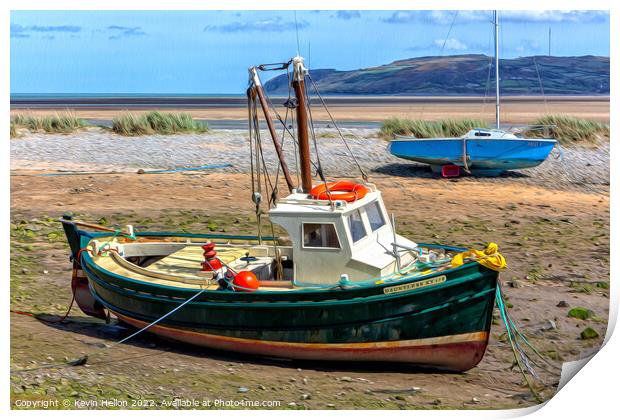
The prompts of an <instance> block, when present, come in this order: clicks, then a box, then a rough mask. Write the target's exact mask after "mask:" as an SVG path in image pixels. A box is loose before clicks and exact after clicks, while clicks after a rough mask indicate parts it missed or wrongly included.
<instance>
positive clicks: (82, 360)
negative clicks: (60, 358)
mask: <svg viewBox="0 0 620 420" xmlns="http://www.w3.org/2000/svg"><path fill="white" fill-rule="evenodd" d="M205 290H207V289H200V291H198V293H196V294H195V295H193V296H192V297H190V298H189V299H187V300H185V301H183V302H182V303H181V304H180V305H178V306H176V307H175V308H174V309H173V310H171V311H170V312H168V313H166V314H164V315H162V316H161V317H159V318H157V319H156V320H155V321H153V322H151V323H150V324H148V325H146V326H145V327H142V328H141V329H139V330H138V331H136V332H134V333H133V334H130V335H128V336H127V337H125V338H123V339H122V340H119V341H117V342H115V343H113V344H111V345H106V347H105V348H103V349H101V350H97V351H95V352H92V353H88V354H85V355H83V356H81V357H78V358H77V359H72V360H68V361H66V362H62V363H52V364H45V365H41V366H36V367H32V368H23V369H12V370H11V373H21V372H29V371H33V370H39V369H52V368H59V367H70V366H82V365H84V364H86V362H87V361H88V358H89V357H92V356H94V355H96V354H101V353H103V352H105V351H107V350H110V349H111V348H113V347H116V346H118V345H119V344H122V343H124V342H126V341H128V340H131V339H132V338H134V337H135V336H137V335H138V334H140V333H142V332H144V331H146V330H148V329H149V328H151V327H152V326H153V325H155V324H157V323H158V322H161V321H163V320H164V319H166V318H167V317H169V316H170V315H172V314H173V313H175V312H176V311H178V310H179V309H181V308H182V307H184V306H185V305H187V304H188V303H190V302H191V301H193V300H194V299H196V298H197V297H198V296H200V295H201V294H202V293H203V292H204V291H205ZM70 310H71V308H69V311H70ZM12 312H13V311H12ZM18 313H19V312H18ZM23 314H24V315H29V316H33V317H35V318H37V316H36V315H34V314H30V313H26V312H23ZM68 314H69V312H67V315H68ZM67 315H65V318H66V316H67ZM37 319H39V318H37ZM63 319H64V318H63Z"/></svg>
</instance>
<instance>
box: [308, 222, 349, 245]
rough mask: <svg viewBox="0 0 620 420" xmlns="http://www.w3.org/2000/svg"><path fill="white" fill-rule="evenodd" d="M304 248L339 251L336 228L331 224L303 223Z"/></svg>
mask: <svg viewBox="0 0 620 420" xmlns="http://www.w3.org/2000/svg"><path fill="white" fill-rule="evenodd" d="M303 230H304V248H335V249H340V241H339V240H338V235H337V234H336V227H335V226H334V225H333V224H331V223H304V224H303Z"/></svg>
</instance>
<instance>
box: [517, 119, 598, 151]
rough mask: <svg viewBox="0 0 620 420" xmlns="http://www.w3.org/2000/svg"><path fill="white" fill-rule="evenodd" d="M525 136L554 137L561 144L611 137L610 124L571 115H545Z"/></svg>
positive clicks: (595, 140) (596, 140) (590, 141)
mask: <svg viewBox="0 0 620 420" xmlns="http://www.w3.org/2000/svg"><path fill="white" fill-rule="evenodd" d="M533 125H534V128H533V129H530V130H528V131H526V132H525V133H523V134H524V136H525V137H536V138H554V139H556V140H558V141H559V142H560V144H565V145H570V144H578V143H591V144H594V143H597V142H598V141H599V140H601V139H605V138H607V139H609V125H608V124H604V123H600V122H597V121H592V120H588V119H584V118H576V117H571V116H569V115H545V116H543V117H541V118H539V119H537V120H536V121H535V122H534V124H533Z"/></svg>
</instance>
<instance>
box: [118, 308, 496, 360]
mask: <svg viewBox="0 0 620 420" xmlns="http://www.w3.org/2000/svg"><path fill="white" fill-rule="evenodd" d="M116 315H117V316H118V318H119V319H121V320H122V321H124V322H126V323H127V324H130V325H132V326H134V327H136V328H143V327H145V326H146V325H148V324H147V323H146V322H144V321H140V320H137V319H134V318H130V317H126V316H123V315H121V314H116ZM150 330H151V332H153V333H155V334H157V335H159V336H161V337H164V338H167V339H170V340H174V341H179V342H183V343H189V344H192V345H196V346H202V347H209V348H213V349H217V350H223V351H232V352H236V353H246V354H254V355H259V356H267V357H275V358H283V359H298V360H326V361H345V362H347V361H348V362H350V361H357V362H399V363H409V364H413V365H418V366H426V367H441V368H443V369H447V370H453V371H465V370H469V369H471V368H472V367H474V366H476V365H477V364H478V363H479V362H480V360H481V359H482V356H483V355H484V352H485V349H486V346H487V341H488V337H489V333H488V332H486V331H480V332H477V333H468V334H456V335H451V336H446V337H433V338H426V339H418V340H394V341H383V342H364V343H340V344H329V343H327V344H325V343H289V342H281V341H264V340H250V339H243V338H235V337H228V336H222V335H214V334H208V333H203V332H200V331H197V330H187V329H182V328H170V327H165V326H158V325H155V326H153V327H151V328H150Z"/></svg>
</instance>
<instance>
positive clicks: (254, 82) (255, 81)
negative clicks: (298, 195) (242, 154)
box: [247, 67, 294, 191]
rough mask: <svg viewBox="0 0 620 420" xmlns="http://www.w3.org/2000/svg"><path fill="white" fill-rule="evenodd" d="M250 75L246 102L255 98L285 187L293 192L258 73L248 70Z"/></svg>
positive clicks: (254, 70) (291, 182)
mask: <svg viewBox="0 0 620 420" xmlns="http://www.w3.org/2000/svg"><path fill="white" fill-rule="evenodd" d="M248 71H249V73H250V83H251V84H250V88H249V89H248V92H247V94H248V100H250V101H251V100H252V98H253V96H257V97H258V100H259V102H260V105H261V108H262V109H263V114H264V115H265V122H266V123H267V128H268V129H269V134H271V140H272V141H273V146H274V148H275V149H276V153H277V155H278V160H279V161H280V166H281V168H282V173H283V174H284V179H285V181H286V185H287V187H288V189H289V191H293V188H294V184H293V179H292V178H291V174H290V171H289V169H288V166H287V165H286V161H285V160H284V153H283V152H282V145H281V144H280V141H279V140H278V134H277V133H276V129H275V127H274V126H273V120H272V119H271V114H270V112H269V105H268V104H267V100H266V99H265V92H264V91H263V84H262V83H261V81H260V77H258V71H257V68H256V67H250V68H249V70H248Z"/></svg>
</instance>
